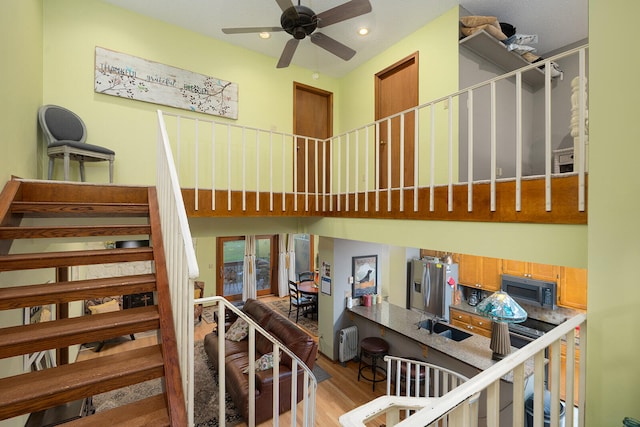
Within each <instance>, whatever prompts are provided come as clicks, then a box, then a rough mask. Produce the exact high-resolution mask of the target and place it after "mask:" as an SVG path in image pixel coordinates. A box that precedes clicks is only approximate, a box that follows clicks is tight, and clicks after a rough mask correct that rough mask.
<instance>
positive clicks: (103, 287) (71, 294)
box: [0, 274, 156, 310]
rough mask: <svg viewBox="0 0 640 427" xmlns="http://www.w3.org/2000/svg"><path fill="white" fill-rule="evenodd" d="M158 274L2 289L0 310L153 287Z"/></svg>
mask: <svg viewBox="0 0 640 427" xmlns="http://www.w3.org/2000/svg"><path fill="white" fill-rule="evenodd" d="M155 288H156V276H155V275H154V274H140V275H134V276H120V277H105V278H99V279H89V280H75V281H70V282H56V283H45V284H38V285H25V286H13V287H8V288H2V289H0V310H11V309H14V308H24V307H34V306H38V305H45V304H59V303H64V302H70V301H80V300H86V299H92V298H102V297H108V296H112V295H131V294H137V293H142V292H150V291H154V290H155Z"/></svg>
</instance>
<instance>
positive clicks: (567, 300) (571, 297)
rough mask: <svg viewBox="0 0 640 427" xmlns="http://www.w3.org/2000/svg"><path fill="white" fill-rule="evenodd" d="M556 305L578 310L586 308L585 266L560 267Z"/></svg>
mask: <svg viewBox="0 0 640 427" xmlns="http://www.w3.org/2000/svg"><path fill="white" fill-rule="evenodd" d="M558 305H561V306H563V307H570V308H577V309H579V310H586V309H587V270H586V269H585V268H573V267H561V268H560V284H559V289H558Z"/></svg>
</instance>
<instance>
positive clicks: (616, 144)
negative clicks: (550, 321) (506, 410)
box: [587, 0, 640, 426]
mask: <svg viewBox="0 0 640 427" xmlns="http://www.w3.org/2000/svg"><path fill="white" fill-rule="evenodd" d="M589 8H590V9H589V41H590V46H591V48H590V52H589V71H590V74H589V79H590V88H589V104H590V110H589V140H590V143H589V150H590V153H589V162H590V164H589V237H588V245H589V290H588V297H589V307H588V313H589V348H588V351H587V360H588V372H587V405H588V421H589V422H588V425H589V426H604V425H609V426H621V425H622V419H623V418H624V417H625V416H631V417H634V418H636V419H640V406H639V405H638V403H639V402H640V364H639V363H638V354H640V333H638V329H637V325H638V323H640V310H638V307H637V302H638V300H640V283H639V280H638V274H637V273H636V272H635V271H634V270H633V268H634V266H636V265H637V263H638V260H639V259H640V227H639V226H638V212H639V211H640V198H638V194H640V180H638V175H637V167H638V159H640V145H639V144H638V141H640V128H638V126H636V123H637V121H638V114H639V113H640V108H639V107H638V103H637V99H638V97H639V96H640V89H639V88H638V85H637V84H636V81H637V76H638V69H639V68H640V58H639V57H638V56H637V55H634V54H633V53H632V52H629V51H628V49H626V48H625V46H624V43H620V41H621V40H629V39H632V38H633V37H634V36H635V34H634V33H635V31H634V24H635V21H636V17H637V16H638V15H639V14H640V3H638V2H636V1H624V0H613V1H609V2H601V1H596V0H591V1H589ZM627 36H628V37H627Z"/></svg>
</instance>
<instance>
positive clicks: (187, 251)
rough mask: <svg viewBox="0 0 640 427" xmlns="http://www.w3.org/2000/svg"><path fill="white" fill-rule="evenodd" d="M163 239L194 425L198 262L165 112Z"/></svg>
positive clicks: (161, 135)
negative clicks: (195, 295) (194, 333)
mask: <svg viewBox="0 0 640 427" xmlns="http://www.w3.org/2000/svg"><path fill="white" fill-rule="evenodd" d="M156 187H157V192H158V205H159V209H160V218H161V227H162V239H163V245H164V251H165V256H166V259H167V262H166V269H167V275H168V278H169V291H170V293H171V308H172V311H173V322H174V328H175V332H176V339H177V341H178V342H177V346H178V352H179V354H178V356H179V361H180V372H181V375H182V389H183V390H184V394H185V400H186V405H187V415H188V422H189V425H193V402H194V390H193V383H194V378H193V376H194V374H193V369H194V368H193V360H194V347H193V323H194V318H193V309H194V283H193V281H194V280H195V279H197V278H198V276H199V274H200V273H199V270H198V262H197V260H196V254H195V250H194V247H193V241H192V240H191V231H190V230H189V223H188V221H187V214H186V211H185V208H184V201H183V200H182V192H181V189H180V183H179V181H178V175H177V173H176V169H175V163H174V160H173V154H172V153H171V146H170V145H169V138H168V135H167V130H166V129H165V127H164V120H163V118H162V112H160V111H158V144H157V178H156Z"/></svg>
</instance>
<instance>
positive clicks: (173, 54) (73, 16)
mask: <svg viewBox="0 0 640 427" xmlns="http://www.w3.org/2000/svg"><path fill="white" fill-rule="evenodd" d="M44 41H45V42H44V43H45V51H44V88H43V99H44V102H46V103H56V104H61V105H63V106H66V107H68V108H70V109H72V110H74V111H75V112H76V113H78V114H79V115H80V116H81V117H82V118H83V120H84V121H85V122H86V124H87V128H88V134H89V141H90V142H92V143H94V144H98V145H104V146H108V147H110V148H112V149H114V150H115V151H116V161H115V182H116V183H118V184H150V183H153V182H155V146H156V132H157V131H156V127H157V125H156V123H157V119H156V110H157V109H162V110H164V111H171V112H174V113H178V114H184V115H191V116H193V115H194V114H193V113H190V112H188V111H185V110H178V109H173V108H170V107H165V106H159V105H155V104H150V103H145V102H140V101H133V100H130V99H125V98H117V97H114V96H109V95H103V94H97V93H95V92H94V90H93V78H94V55H95V47H96V46H100V47H103V48H106V49H111V50H115V51H118V52H122V53H126V54H129V55H134V56H138V57H141V58H144V59H147V60H151V61H155V62H159V63H163V64H167V65H171V66H174V67H178V68H182V69H185V70H189V71H194V72H197V73H201V74H205V75H210V76H213V77H217V78H221V79H224V80H228V81H232V82H236V83H238V87H239V114H238V116H239V118H238V120H237V121H232V122H233V123H237V124H243V125H250V126H255V127H260V128H264V129H272V130H275V131H283V132H291V130H292V118H293V81H298V82H301V83H304V84H308V85H310V86H315V87H320V88H321V89H324V90H327V91H331V92H334V93H335V92H337V91H338V84H337V81H336V80H335V79H332V78H329V77H326V76H324V75H322V76H320V79H318V80H317V81H316V80H313V79H312V72H311V71H310V70H306V69H303V68H299V67H295V66H292V67H289V68H286V69H281V70H278V69H276V68H275V64H276V62H277V59H275V58H269V57H267V56H264V55H261V54H257V53H255V52H252V51H249V50H246V49H242V48H238V47H235V46H232V45H230V44H227V43H223V42H220V41H218V40H214V39H211V38H208V37H205V36H202V35H199V34H196V33H193V32H190V31H187V30H184V29H182V28H179V27H176V26H173V25H169V24H166V23H163V22H161V21H157V20H154V19H151V18H148V17H144V16H142V15H139V14H136V13H133V12H129V11H127V10H124V9H121V8H118V7H115V6H112V5H109V4H106V3H103V2H101V1H98V0H56V1H54V2H50V1H48V2H44ZM71 65H72V66H71ZM199 116H200V117H202V118H203V119H208V120H219V121H223V122H224V121H225V120H227V119H222V118H219V117H216V116H211V115H204V114H202V115H199ZM141 159H144V163H141V161H140V160H141ZM57 169H58V170H57V172H56V177H57V178H60V176H61V175H60V174H59V172H60V171H59V169H61V168H57ZM77 174H78V171H77V167H76V168H72V176H71V179H73V180H76V179H78V177H77ZM87 177H88V179H89V180H90V181H94V182H108V181H107V180H108V172H107V168H106V167H105V166H104V164H99V163H98V164H92V165H87Z"/></svg>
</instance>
